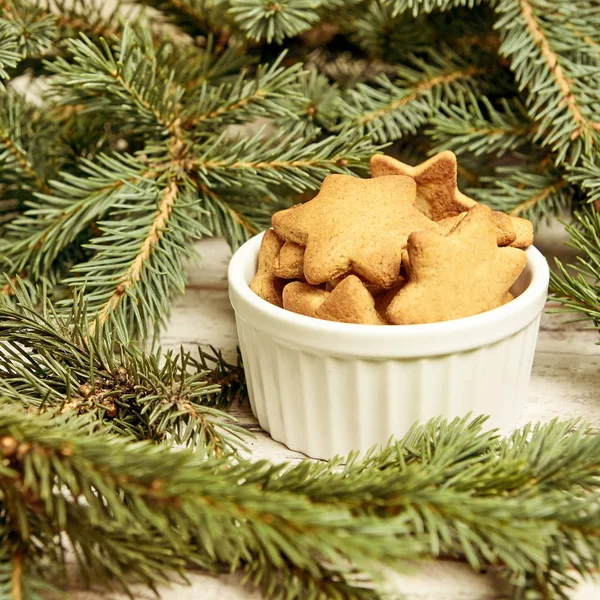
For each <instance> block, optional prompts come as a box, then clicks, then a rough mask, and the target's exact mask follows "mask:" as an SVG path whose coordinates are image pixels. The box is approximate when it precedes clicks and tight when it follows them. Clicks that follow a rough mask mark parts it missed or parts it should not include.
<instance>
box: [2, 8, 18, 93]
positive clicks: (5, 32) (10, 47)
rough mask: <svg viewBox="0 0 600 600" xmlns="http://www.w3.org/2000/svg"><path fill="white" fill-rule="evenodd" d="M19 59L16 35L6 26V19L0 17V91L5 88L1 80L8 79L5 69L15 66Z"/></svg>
mask: <svg viewBox="0 0 600 600" xmlns="http://www.w3.org/2000/svg"><path fill="white" fill-rule="evenodd" d="M20 60H21V55H20V54H19V52H18V41H17V37H16V36H15V35H14V34H13V32H12V31H10V30H9V28H8V27H7V26H6V21H5V20H4V19H0V91H4V90H5V89H6V88H5V86H4V83H3V82H2V80H6V79H8V76H9V75H8V71H7V69H13V68H14V67H16V66H17V64H18V63H19V61H20Z"/></svg>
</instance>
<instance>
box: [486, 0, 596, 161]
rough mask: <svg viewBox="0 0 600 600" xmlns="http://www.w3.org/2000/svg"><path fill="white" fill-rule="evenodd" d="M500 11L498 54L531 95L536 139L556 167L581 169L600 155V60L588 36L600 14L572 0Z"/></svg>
mask: <svg viewBox="0 0 600 600" xmlns="http://www.w3.org/2000/svg"><path fill="white" fill-rule="evenodd" d="M584 4H587V3H584ZM496 11H497V13H498V20H497V22H496V27H497V29H498V30H499V31H500V32H501V34H502V37H503V41H502V46H501V48H500V53H501V54H502V55H503V56H506V57H508V58H509V59H510V62H511V69H512V70H513V72H514V74H515V77H516V79H517V82H518V84H519V88H520V89H521V90H524V91H525V93H526V95H527V101H528V110H529V113H530V115H531V118H532V119H533V120H535V121H536V122H537V123H538V129H537V132H536V136H535V137H536V139H537V140H539V141H540V142H541V143H543V144H544V145H546V146H548V147H550V148H552V150H554V151H555V152H556V158H555V161H556V163H561V162H563V161H569V162H572V163H577V162H579V160H580V159H581V158H582V157H583V156H584V155H589V154H590V152H592V150H593V149H594V150H598V143H599V141H598V127H597V121H598V120H600V113H599V112H598V108H597V107H598V105H599V102H598V100H599V99H600V97H599V96H598V83H599V81H598V78H597V74H598V66H597V60H598V58H599V57H600V54H598V51H597V49H595V48H594V46H593V45H591V44H590V43H589V41H588V40H586V33H588V32H589V33H592V29H593V28H594V25H593V23H594V22H595V21H597V20H598V19H599V18H600V12H599V11H600V8H599V7H598V6H597V5H596V8H595V9H592V8H590V9H588V10H584V11H582V10H581V7H580V6H578V3H577V2H571V1H570V0H567V1H565V0H561V1H559V2H548V1H547V0H522V1H516V0H500V1H499V2H498V3H497V6H496ZM582 13H583V14H582ZM590 50H591V51H592V52H591V53H590Z"/></svg>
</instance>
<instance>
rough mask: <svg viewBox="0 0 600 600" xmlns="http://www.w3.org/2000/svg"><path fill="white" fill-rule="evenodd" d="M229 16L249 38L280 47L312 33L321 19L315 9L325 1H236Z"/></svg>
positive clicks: (232, 4) (232, 3)
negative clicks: (274, 43)
mask: <svg viewBox="0 0 600 600" xmlns="http://www.w3.org/2000/svg"><path fill="white" fill-rule="evenodd" d="M230 4H231V8H230V9H229V12H230V13H231V14H233V16H234V18H235V21H236V23H237V24H238V26H239V27H240V29H241V30H242V31H243V32H244V33H245V34H246V36H247V37H248V38H250V39H252V40H256V41H260V40H262V39H265V40H266V41H267V42H269V43H270V42H272V41H275V42H277V43H278V44H281V42H283V40H284V39H285V38H290V37H294V36H296V35H299V34H300V33H303V32H305V31H307V30H308V29H310V28H311V27H312V26H313V25H315V24H316V23H317V22H318V21H319V19H320V16H319V13H318V12H317V10H316V9H318V8H320V7H321V6H322V5H323V4H326V2H325V1H324V0H278V1H277V2H273V1H272V0H237V1H236V2H231V3H230Z"/></svg>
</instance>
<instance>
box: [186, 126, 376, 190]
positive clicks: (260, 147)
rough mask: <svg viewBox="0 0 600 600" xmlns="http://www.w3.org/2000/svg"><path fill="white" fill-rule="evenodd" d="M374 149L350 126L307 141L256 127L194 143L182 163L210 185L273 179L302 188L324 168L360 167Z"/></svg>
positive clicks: (263, 183) (316, 181) (311, 185)
mask: <svg viewBox="0 0 600 600" xmlns="http://www.w3.org/2000/svg"><path fill="white" fill-rule="evenodd" d="M376 151H377V146H376V145H375V144H373V142H371V141H370V140H368V139H367V138H366V137H365V136H362V137H359V136H358V135H356V134H355V133H354V132H352V131H351V130H345V131H343V132H341V133H340V134H338V135H337V136H329V137H326V138H324V139H322V140H320V141H316V142H312V143H310V144H306V143H305V141H304V139H302V138H298V137H296V136H293V135H290V134H289V133H287V132H285V131H283V130H279V131H277V132H276V133H275V134H274V135H272V136H271V137H270V138H265V134H264V132H262V131H259V132H258V133H257V134H256V135H254V136H252V137H246V138H241V139H239V140H238V141H234V142H230V141H226V140H223V139H218V140H216V141H215V142H211V143H210V144H204V145H202V146H198V147H196V148H195V149H194V155H195V158H194V159H193V160H191V161H190V162H189V164H188V168H189V169H190V170H191V171H193V172H195V173H196V175H197V177H198V178H199V179H200V180H201V181H202V183H204V184H205V185H207V186H209V187H212V188H215V187H221V186H223V187H244V188H246V189H252V186H255V188H254V189H256V188H257V187H258V188H259V189H266V187H267V186H273V185H277V186H285V187H288V188H290V189H292V190H294V191H297V192H302V191H304V190H307V189H316V188H317V187H318V186H319V185H320V183H321V181H322V180H323V179H324V178H325V176H326V175H327V173H329V172H333V173H350V170H351V169H361V168H362V169H364V168H365V161H366V159H367V157H368V156H371V155H372V154H373V153H375V152H376ZM241 157H243V158H241Z"/></svg>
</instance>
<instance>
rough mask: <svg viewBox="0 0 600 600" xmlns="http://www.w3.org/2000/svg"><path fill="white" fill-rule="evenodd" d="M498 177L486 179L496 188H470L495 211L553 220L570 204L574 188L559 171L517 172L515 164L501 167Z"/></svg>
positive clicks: (534, 218) (534, 220) (535, 221)
mask: <svg viewBox="0 0 600 600" xmlns="http://www.w3.org/2000/svg"><path fill="white" fill-rule="evenodd" d="M496 173H497V176H495V177H494V178H484V179H485V180H487V181H489V182H490V183H492V181H493V184H494V185H493V187H490V188H482V189H473V190H469V193H470V194H472V195H474V196H475V197H477V198H478V199H479V200H481V201H482V202H483V203H485V204H487V205H488V206H491V207H492V208H494V209H495V210H502V211H504V212H507V213H509V214H511V215H514V216H518V217H524V218H526V219H530V220H531V221H533V222H534V223H536V224H537V223H539V222H540V221H542V220H544V219H545V220H550V219H551V217H552V216H555V215H558V214H561V212H562V211H563V210H564V209H565V208H568V207H569V206H571V203H572V200H573V194H574V190H573V187H572V186H570V185H569V184H568V182H567V180H566V179H565V178H564V177H563V176H562V174H561V173H559V172H553V171H545V172H542V173H528V172H526V171H517V172H515V169H514V167H498V168H497V169H496Z"/></svg>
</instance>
